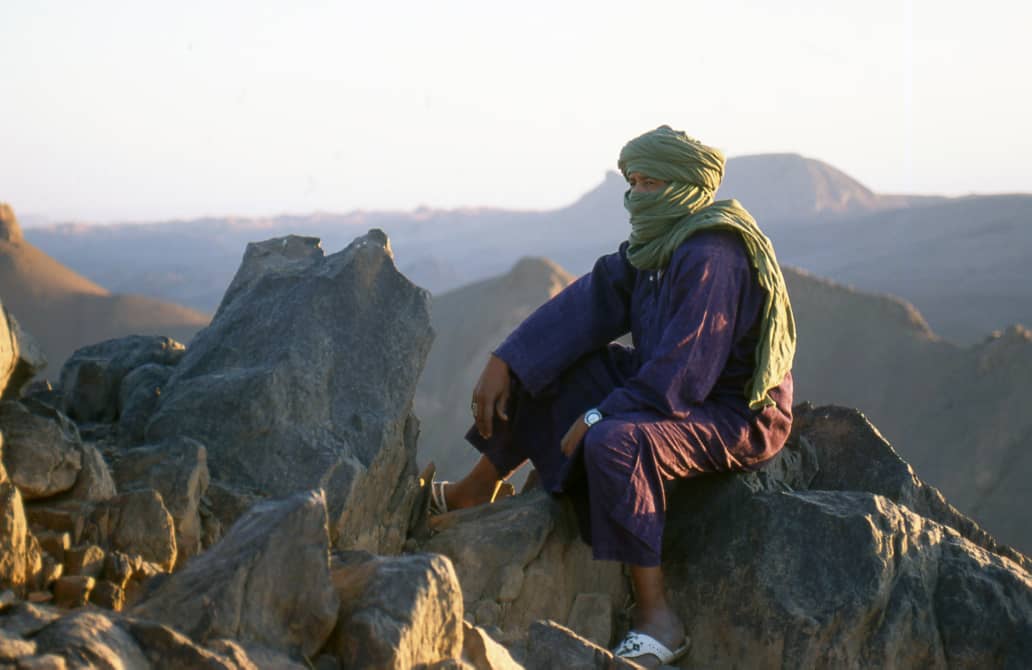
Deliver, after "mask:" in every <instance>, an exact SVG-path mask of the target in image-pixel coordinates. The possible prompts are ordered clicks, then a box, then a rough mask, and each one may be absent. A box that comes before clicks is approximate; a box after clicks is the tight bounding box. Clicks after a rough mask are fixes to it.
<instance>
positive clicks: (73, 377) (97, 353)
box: [61, 335, 186, 421]
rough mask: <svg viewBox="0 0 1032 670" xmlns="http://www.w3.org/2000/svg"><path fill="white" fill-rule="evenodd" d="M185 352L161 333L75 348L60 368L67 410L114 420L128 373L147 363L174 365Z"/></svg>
mask: <svg viewBox="0 0 1032 670" xmlns="http://www.w3.org/2000/svg"><path fill="white" fill-rule="evenodd" d="M185 351H186V347H184V346H183V345H182V344H180V343H179V342H176V341H175V340H173V339H172V338H170V337H164V336H161V335H130V336H128V337H120V338H117V339H113V340H105V341H104V342H99V343H97V344H92V345H90V346H88V347H83V348H81V349H78V350H76V352H75V353H74V354H72V355H71V356H70V357H69V358H68V360H67V361H65V364H64V365H63V366H62V367H61V390H62V392H63V394H64V411H65V413H66V414H68V416H70V417H72V418H73V419H75V420H76V421H114V420H115V419H116V418H118V407H119V395H120V392H121V387H122V380H123V379H124V378H125V376H126V375H128V374H129V373H130V372H132V371H133V370H135V369H136V368H138V367H140V366H141V365H146V364H148V363H156V364H158V365H175V364H176V363H177V362H178V361H179V359H180V358H182V357H183V354H184V352H185Z"/></svg>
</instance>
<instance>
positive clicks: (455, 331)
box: [416, 259, 1032, 552]
mask: <svg viewBox="0 0 1032 670" xmlns="http://www.w3.org/2000/svg"><path fill="white" fill-rule="evenodd" d="M572 279H573V277H572V276H571V275H570V274H568V273H566V272H565V271H563V270H562V269H561V268H560V267H558V266H557V265H555V264H553V263H549V262H548V261H545V260H543V259H525V260H523V261H520V262H519V263H518V264H517V265H516V266H515V267H514V268H513V270H512V271H510V272H509V273H507V274H505V275H502V276H500V277H497V278H494V279H490V280H486V281H481V282H477V283H475V284H472V285H470V286H466V287H463V288H461V289H458V290H455V291H451V292H448V293H445V294H443V295H440V296H437V297H435V299H434V304H433V322H434V328H435V330H436V331H437V338H436V340H435V342H434V347H433V349H432V350H431V352H430V357H429V359H428V362H427V367H426V371H425V372H424V375H423V378H422V379H421V381H420V385H419V390H418V391H417V396H416V413H417V415H418V416H419V417H420V419H421V421H422V422H423V423H422V425H423V432H422V434H421V436H420V443H419V449H420V459H421V460H422V461H424V462H425V461H428V460H434V461H435V462H436V463H437V465H438V469H439V472H441V473H442V476H444V477H447V478H456V477H459V476H461V475H462V474H464V472H465V470H466V469H467V468H468V467H469V466H470V465H471V464H472V463H473V462H474V461H475V460H476V458H477V456H478V454H477V452H476V451H475V450H474V449H473V448H472V447H470V446H469V445H468V444H467V443H466V442H465V441H464V440H463V435H464V433H465V431H466V430H467V429H468V428H469V426H470V417H469V399H470V395H471V393H472V389H473V385H474V384H475V382H476V379H477V376H478V375H479V373H480V370H481V368H482V367H483V364H484V362H485V361H486V359H487V355H488V353H489V352H490V351H491V349H492V348H494V347H495V346H497V345H498V343H500V342H501V341H502V339H504V337H505V336H506V335H508V333H509V332H511V330H512V329H513V328H514V327H515V326H516V325H518V324H519V323H520V322H521V321H522V320H523V319H524V318H525V316H526V315H527V314H529V313H530V312H531V311H532V310H533V309H534V308H535V307H536V306H537V305H539V304H541V303H543V302H545V301H546V300H547V299H548V298H550V297H551V296H552V295H554V294H555V293H556V292H558V291H559V290H561V288H562V287H564V286H565V285H566V284H568V283H569V282H570V281H572ZM785 279H786V282H787V284H788V289H789V294H790V296H791V299H792V304H793V307H794V310H795V314H796V319H797V324H798V336H799V342H798V353H797V357H796V361H795V366H794V370H793V373H794V375H795V382H796V400H797V401H799V402H801V401H804V400H809V401H812V402H814V403H818V404H824V403H836V404H841V405H845V406H849V407H858V408H860V409H861V410H862V411H863V412H864V413H865V414H867V415H868V416H869V417H870V418H871V420H872V421H873V422H874V424H875V425H877V426H879V428H880V429H881V430H883V431H884V433H885V435H886V437H887V438H888V439H889V440H890V441H891V442H892V443H893V445H895V446H896V448H897V449H898V450H899V451H900V452H901V453H902V455H903V456H904V458H906V459H907V460H908V461H910V462H911V463H912V464H913V465H914V467H915V468H916V469H917V472H918V473H920V475H921V477H922V478H924V479H925V480H926V481H928V482H930V483H932V484H934V485H936V486H938V487H940V488H941V489H942V490H943V492H944V493H945V494H946V496H947V497H948V498H949V499H950V500H951V501H952V502H953V503H954V504H956V505H957V506H958V507H959V508H960V509H961V510H962V511H963V512H965V513H967V514H970V515H972V516H974V517H975V518H976V519H977V520H978V521H979V522H980V523H982V524H983V525H984V526H985V527H986V528H987V530H989V531H990V532H991V533H993V534H994V535H996V536H997V537H998V538H999V539H1000V540H1001V541H1003V542H1007V543H1010V544H1013V545H1014V546H1015V547H1017V548H1018V549H1020V550H1023V551H1026V552H1028V551H1029V550H1030V549H1032V508H1029V507H1028V505H1026V504H1024V502H1023V501H1024V497H1025V491H1026V489H1027V482H1028V481H1029V479H1030V478H1032V449H1030V448H1029V445H1032V413H1029V412H1028V411H1027V398H1028V397H1029V396H1030V395H1032V335H1030V334H1029V332H1028V331H1027V330H1024V329H1023V328H1013V329H1011V330H1009V331H1007V332H1005V333H1002V334H999V335H994V336H992V337H990V338H988V339H987V340H985V341H983V342H982V343H980V344H978V345H975V346H972V347H967V348H962V347H958V346H956V345H953V344H950V343H948V342H945V341H943V340H941V339H940V338H938V337H937V336H936V335H935V333H934V332H933V331H932V329H931V328H929V327H928V324H927V323H926V322H925V321H924V319H923V318H922V316H921V314H920V313H919V312H918V311H917V310H916V309H915V308H914V307H913V306H912V305H910V304H908V303H907V302H905V301H903V300H900V299H898V298H894V297H891V296H886V295H877V294H871V293H865V292H862V291H857V290H855V289H851V288H848V287H845V286H841V285H839V284H835V283H833V282H830V281H827V280H824V279H819V278H817V277H814V276H812V275H809V274H808V273H805V272H802V271H798V270H794V269H791V268H787V269H786V270H785Z"/></svg>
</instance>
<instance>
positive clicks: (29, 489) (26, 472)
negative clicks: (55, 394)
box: [0, 401, 82, 500]
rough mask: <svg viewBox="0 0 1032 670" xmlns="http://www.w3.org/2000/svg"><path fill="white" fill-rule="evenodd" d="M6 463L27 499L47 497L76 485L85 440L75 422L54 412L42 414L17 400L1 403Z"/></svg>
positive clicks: (10, 475)
mask: <svg viewBox="0 0 1032 670" xmlns="http://www.w3.org/2000/svg"><path fill="white" fill-rule="evenodd" d="M0 426H3V431H4V465H5V466H6V468H7V473H8V476H9V477H10V478H11V480H12V481H13V482H14V483H15V485H16V486H17V487H18V488H19V489H20V490H21V493H22V496H23V497H24V498H25V500H33V499H36V498H48V497H50V496H53V495H56V494H58V493H61V492H62V491H67V490H69V489H70V488H72V487H73V486H74V485H75V481H76V479H77V478H78V476H79V471H80V470H81V469H82V441H81V440H80V439H79V432H78V430H76V428H75V424H73V423H72V422H71V421H69V420H68V418H67V417H65V416H63V415H61V414H59V413H56V412H55V413H54V415H53V416H41V415H40V414H36V413H33V412H30V411H29V409H28V408H26V406H25V405H23V404H22V403H19V402H16V401H8V402H0Z"/></svg>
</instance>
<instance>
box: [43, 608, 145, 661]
mask: <svg viewBox="0 0 1032 670" xmlns="http://www.w3.org/2000/svg"><path fill="white" fill-rule="evenodd" d="M33 639H34V640H35V642H36V645H37V647H38V648H39V653H41V654H44V653H52V654H57V655H59V656H63V657H64V658H65V659H66V660H67V662H68V667H70V668H98V669H100V670H116V669H119V668H147V667H149V664H148V662H147V658H146V657H145V656H144V655H143V651H142V650H141V649H140V647H139V645H138V644H137V643H136V641H135V640H134V639H133V638H132V636H131V635H129V633H127V632H126V631H125V630H123V629H122V628H121V627H120V626H118V624H117V623H115V620H114V619H113V618H111V617H109V616H108V615H106V614H102V613H101V612H99V611H97V610H92V611H91V610H83V611H79V612H74V613H72V614H69V615H68V616H65V617H62V618H61V619H58V620H57V621H55V622H54V623H52V624H50V625H49V626H47V627H46V628H44V629H43V630H41V631H40V632H39V633H37V634H36V636H35V637H34V638H33Z"/></svg>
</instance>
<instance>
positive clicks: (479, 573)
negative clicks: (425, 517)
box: [420, 489, 629, 639]
mask: <svg viewBox="0 0 1032 670" xmlns="http://www.w3.org/2000/svg"><path fill="white" fill-rule="evenodd" d="M435 522H436V525H437V529H438V532H437V534H435V535H433V536H432V537H431V538H429V539H428V540H425V541H423V542H422V543H421V544H420V548H421V550H423V551H430V552H435V553H441V554H444V555H445V556H448V557H449V558H450V559H451V560H452V563H453V564H454V566H455V571H456V573H457V574H458V575H459V582H460V583H461V584H462V594H463V599H464V601H465V603H466V605H467V607H469V608H470V609H471V610H472V609H473V608H474V607H475V608H476V610H477V611H480V610H481V609H484V607H485V606H484V602H485V601H486V602H495V603H498V604H499V605H500V619H499V621H498V622H497V625H498V626H499V627H500V628H501V629H502V631H503V632H504V633H505V635H506V637H507V639H518V638H522V637H525V635H526V631H527V629H528V627H529V626H530V624H531V623H533V622H534V621H537V620H538V619H552V620H560V621H567V620H568V618H569V616H570V613H571V610H572V608H573V604H574V601H575V600H576V598H577V596H578V595H579V594H582V593H598V594H605V595H607V596H608V597H609V600H610V602H614V603H623V602H625V600H626V598H627V596H628V593H629V585H628V582H627V578H626V577H625V576H624V574H623V570H622V568H621V566H620V564H619V563H615V562H612V561H595V560H593V559H592V557H591V548H590V547H589V546H588V545H586V544H585V543H584V542H583V541H582V540H581V539H580V535H579V531H578V527H577V521H576V518H575V516H574V513H573V510H572V508H571V507H570V506H568V505H567V504H566V503H564V502H559V501H556V500H554V499H553V498H551V497H550V496H549V495H548V494H547V493H545V492H544V491H542V490H541V489H536V490H532V491H529V492H527V493H525V494H521V495H518V496H514V497H511V498H506V499H504V500H501V501H500V502H496V503H494V504H491V505H484V506H480V507H475V508H470V509H467V510H460V511H457V512H451V513H449V514H448V515H445V517H438V518H437V519H435Z"/></svg>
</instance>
